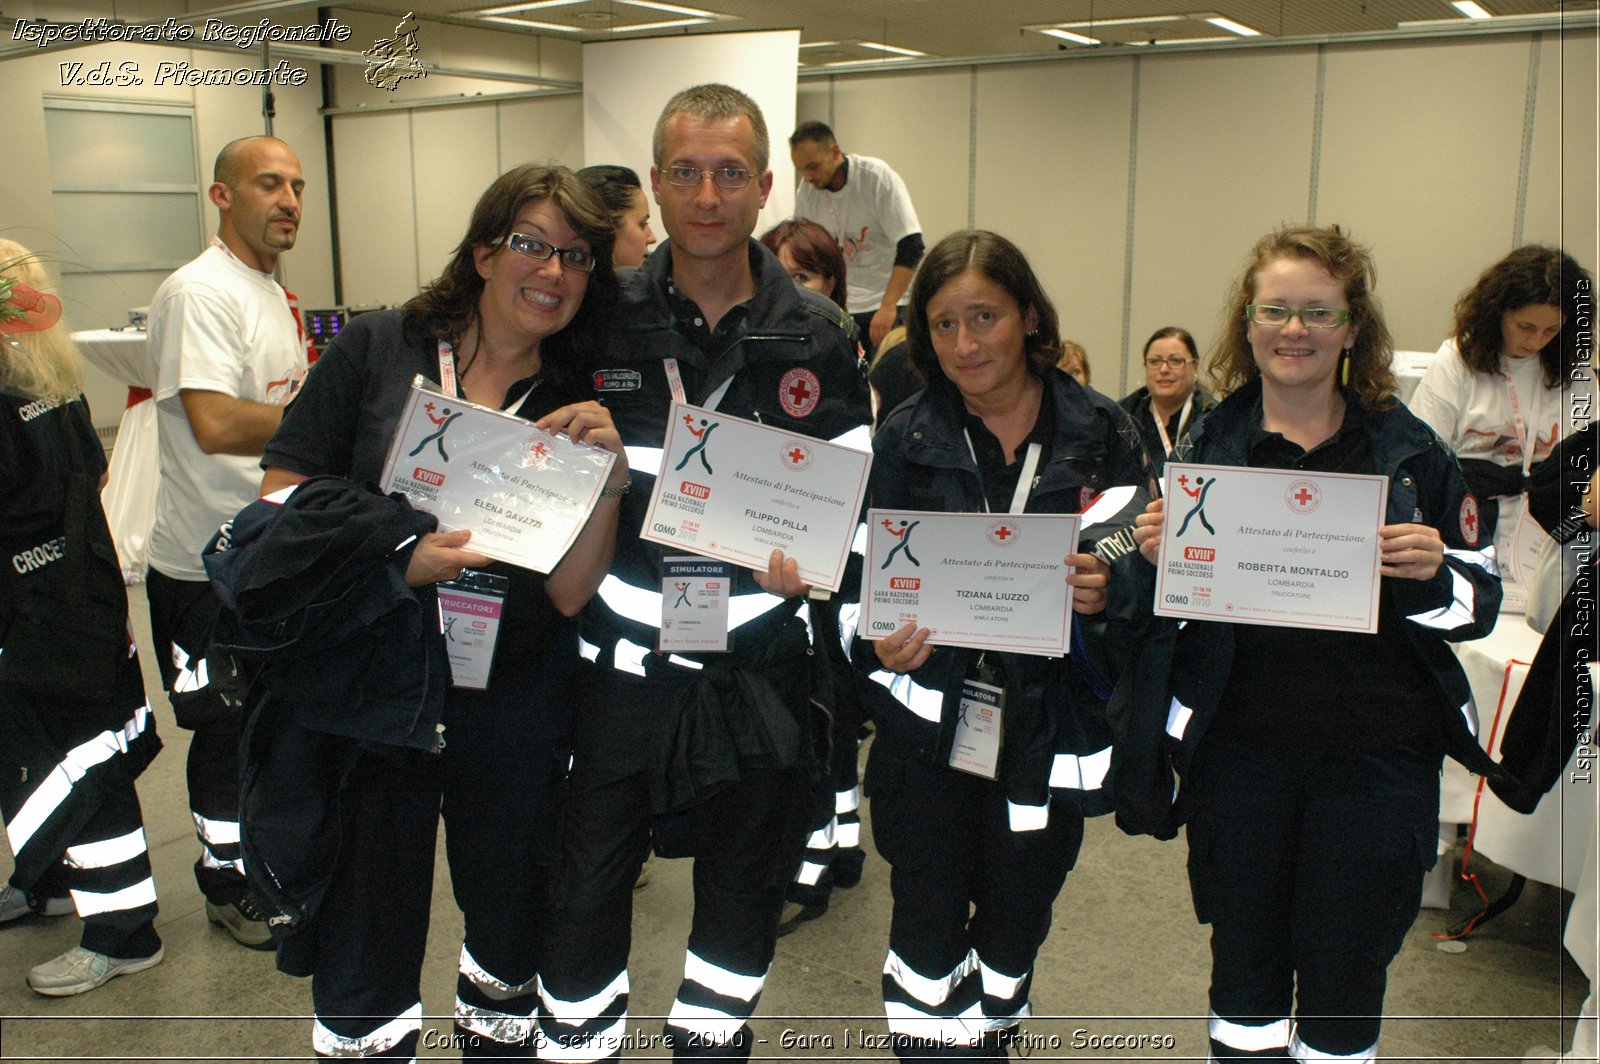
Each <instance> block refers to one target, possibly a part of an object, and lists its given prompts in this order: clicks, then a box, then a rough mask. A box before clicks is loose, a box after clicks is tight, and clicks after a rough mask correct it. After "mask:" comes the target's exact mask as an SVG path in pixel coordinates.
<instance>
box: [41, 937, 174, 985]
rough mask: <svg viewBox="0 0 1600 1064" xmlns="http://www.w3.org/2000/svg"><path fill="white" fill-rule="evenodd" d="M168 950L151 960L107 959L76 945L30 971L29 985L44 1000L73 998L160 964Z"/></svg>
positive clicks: (158, 953) (150, 957)
mask: <svg viewBox="0 0 1600 1064" xmlns="http://www.w3.org/2000/svg"><path fill="white" fill-rule="evenodd" d="M164 953H165V951H164V950H161V949H157V950H156V951H155V952H154V953H152V954H150V956H148V957H108V956H106V955H105V954H104V953H96V952H94V951H93V950H87V949H84V948H83V947H82V946H73V947H72V948H71V949H69V950H67V952H65V953H63V954H62V955H61V956H59V957H57V958H56V959H55V960H53V961H45V962H44V963H43V964H41V965H39V966H38V967H36V968H33V969H31V970H30V971H29V972H28V985H29V986H31V987H32V988H33V990H34V992H35V993H38V994H43V995H44V996H45V997H71V996H72V995H73V994H82V993H86V992H88V991H90V990H93V989H94V988H95V987H97V986H100V985H102V984H103V983H106V982H108V981H109V980H112V979H115V978H116V977H117V976H119V975H131V974H133V973H134V972H142V971H144V970H145V969H146V968H154V967H155V966H156V965H158V964H160V963H161V958H162V956H163V955H164Z"/></svg>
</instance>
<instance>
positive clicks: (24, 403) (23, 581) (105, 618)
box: [0, 239, 162, 997]
mask: <svg viewBox="0 0 1600 1064" xmlns="http://www.w3.org/2000/svg"><path fill="white" fill-rule="evenodd" d="M48 287H49V278H48V276H47V275H46V274H45V271H44V268H43V267H42V266H41V265H40V264H39V261H38V258H37V257H36V256H35V255H33V254H32V253H31V252H29V251H28V250H27V249H26V248H24V247H22V246H21V245H19V244H16V243H14V242H12V241H10V240H5V239H0V554H3V555H4V556H5V557H6V558H7V559H8V561H7V563H6V564H5V565H0V648H3V650H4V653H0V818H3V819H4V820H5V825H6V834H7V837H8V838H9V840H10V843H11V852H12V854H13V855H14V856H15V858H16V867H15V868H14V869H13V870H12V873H11V879H10V882H8V883H6V884H5V885H4V886H3V887H0V925H3V924H8V923H11V922H12V921H14V920H20V919H22V918H24V917H27V916H30V915H39V916H65V915H68V914H70V913H73V912H76V913H77V914H78V916H80V917H81V918H82V919H83V934H82V937H81V938H80V939H79V944H78V945H76V946H73V947H72V948H71V949H69V950H67V951H66V952H65V953H63V954H61V956H59V957H57V958H55V959H54V960H49V961H45V962H44V963H42V964H39V965H37V966H35V967H34V968H32V969H30V970H29V972H28V985H29V986H30V987H32V988H33V990H34V991H35V992H36V993H39V994H44V995H46V996H48V997H66V996H69V995H72V994H82V993H84V992H86V991H89V990H93V989H95V988H96V987H98V986H100V985H102V984H103V983H105V982H106V981H107V980H109V979H113V978H115V977H116V976H119V975H129V974H132V973H133V972H139V971H143V970H144V969H146V968H149V967H152V966H153V965H156V964H159V963H161V958H162V947H161V936H160V935H158V934H157V933H156V929H155V924H154V920H155V916H156V883H155V879H154V878H152V876H151V874H150V854H149V850H148V847H147V843H146V840H145V834H144V818H143V815H142V813H141V811H140V808H139V795H138V792H137V791H136V790H135V789H134V781H135V780H137V779H138V778H139V775H140V773H142V772H143V771H144V769H145V767H146V766H147V765H149V764H150V762H151V760H152V759H153V758H154V757H155V756H156V754H157V753H158V752H159V751H160V750H161V740H160V739H159V738H157V737H156V722H155V718H154V717H153V716H152V715H151V713H150V704H149V703H148V702H147V701H146V700H145V693H144V678H143V675H142V673H141V672H140V670H139V657H138V655H137V654H136V653H135V652H134V647H133V641H132V640H131V639H130V638H129V635H128V599H127V589H126V588H125V587H124V585H123V582H122V573H121V570H120V569H119V568H118V565H117V555H116V550H115V548H114V547H113V546H112V545H111V532H110V529H108V528H107V527H106V519H105V514H104V513H103V512H102V511H101V509H100V490H99V489H100V485H101V484H102V483H103V477H104V474H105V471H106V457H105V451H104V449H103V448H102V447H101V446H100V440H99V439H98V438H97V437H96V436H95V431H94V424H93V422H91V421H90V419H89V407H88V405H87V404H86V403H85V402H84V398H83V395H82V391H83V362H82V359H81V357H80V356H79V354H78V349H77V348H76V347H74V346H73V343H72V338H71V336H70V335H69V333H68V332H67V328H66V326H65V324H64V323H62V322H61V320H60V317H61V301H60V300H59V299H57V298H56V297H55V296H54V295H50V294H48V293H46V292H42V291H41V289H45V288H48ZM72 688H76V690H74V689H72ZM8 948H14V949H21V948H22V947H21V945H20V944H19V945H16V946H12V947H8Z"/></svg>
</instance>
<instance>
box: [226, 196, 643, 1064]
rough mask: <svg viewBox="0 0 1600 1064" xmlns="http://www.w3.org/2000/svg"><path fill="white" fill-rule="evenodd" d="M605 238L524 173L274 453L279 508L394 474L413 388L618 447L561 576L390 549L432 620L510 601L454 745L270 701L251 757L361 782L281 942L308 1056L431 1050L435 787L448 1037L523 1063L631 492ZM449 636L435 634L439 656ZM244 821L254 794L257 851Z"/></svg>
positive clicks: (292, 417)
mask: <svg viewBox="0 0 1600 1064" xmlns="http://www.w3.org/2000/svg"><path fill="white" fill-rule="evenodd" d="M612 241H613V224H612V220H611V216H610V214H609V212H608V211H607V210H606V209H605V207H604V205H603V204H602V203H601V201H600V200H599V198H598V197H597V196H596V195H595V193H594V191H593V190H592V189H590V188H589V187H588V186H587V185H585V184H584V183H583V181H581V180H580V179H579V178H578V176H577V175H576V174H574V173H572V172H571V171H570V170H568V169H566V168H565V167H561V166H521V167H518V168H516V169H515V170H512V171H510V172H508V173H506V174H504V175H502V176H501V177H500V178H498V179H497V180H496V181H495V182H494V183H493V184H491V185H490V186H489V188H488V189H487V190H486V191H485V192H484V193H483V195H482V197H480V199H479V200H478V203H477V206H476V207H475V208H474V209H473V212H472V217H471V220H470V222H469V224H468V229H467V232H466V235H465V236H464V237H463V238H462V240H461V242H460V244H459V245H458V246H457V247H456V249H455V252H454V254H453V256H452V258H451V259H450V262H449V263H448V264H447V265H446V267H445V270H444V272H443V273H442V274H440V276H439V277H438V278H437V279H435V280H434V281H433V282H432V283H431V284H429V285H428V286H427V287H426V288H425V289H423V291H422V292H421V293H419V294H418V295H417V296H415V297H413V298H412V299H411V300H410V301H409V302H407V303H406V304H405V306H404V307H402V308H401V309H399V310H389V311H381V312H376V313H371V314H365V315H362V316H359V317H357V318H355V319H353V320H352V321H351V322H350V324H349V325H347V326H346V327H345V328H344V330H343V331H342V332H340V334H339V335H338V336H337V337H336V338H335V340H334V342H333V343H332V344H331V345H330V346H329V348H328V351H327V353H326V354H325V355H324V356H323V357H322V359H321V360H320V361H319V362H318V363H317V364H316V366H315V368H314V370H313V372H312V373H311V374H310V375H309V376H308V378H307V380H306V384H305V386H304V388H303V389H302V390H301V392H300V394H299V396H298V397H297V398H296V399H295V401H294V402H293V403H292V404H291V405H290V406H289V408H288V409H287V410H286V412H285V415H284V420H283V425H282V426H281V427H280V429H279V430H278V432H277V434H276V435H275V436H274V437H273V438H272V440H271V442H269V443H268V445H267V448H266V452H265V454H264V456H263V458H262V465H263V466H264V467H266V477H265V479H264V480H263V483H262V493H263V495H267V494H270V493H273V492H275V491H277V490H279V489H283V488H286V487H292V486H297V485H301V484H302V482H304V481H306V480H308V478H312V477H323V478H326V477H327V476H332V477H341V478H346V479H347V480H348V481H350V482H353V483H354V484H355V485H360V484H367V483H376V482H378V481H379V480H380V477H381V472H382V469H383V466H384V461H385V457H386V455H387V451H388V447H389V441H390V439H391V437H392V436H393V434H394V432H395V427H396V424H397V422H398V420H399V417H400V414H401V410H402V405H403V404H404V402H405V401H406V399H407V397H408V394H409V392H410V389H411V382H412V379H413V377H414V376H416V375H418V374H421V375H423V376H424V377H426V378H428V380H429V381H431V382H433V385H434V387H436V388H439V389H440V390H442V391H443V392H444V393H445V395H446V396H447V397H448V396H452V395H454V396H457V397H459V398H461V399H465V400H467V401H470V402H472V403H476V404H480V405H483V406H490V407H494V408H496V409H501V410H505V411H507V412H510V413H514V414H516V415H518V416H520V417H523V418H526V419H528V420H530V421H536V423H537V424H538V425H539V426H541V427H543V428H545V429H548V430H549V431H552V432H561V433H564V434H566V435H568V436H570V437H571V438H572V439H573V440H575V441H577V442H580V443H589V444H594V445H597V446H601V447H604V448H606V449H607V450H610V451H612V452H613V453H614V454H615V456H616V461H615V464H614V465H613V466H612V469H611V472H610V475H609V479H608V482H607V485H606V487H605V488H604V490H602V491H601V493H600V494H601V498H600V501H599V503H598V505H597V508H596V509H595V511H594V513H593V515H592V516H591V518H590V520H589V522H588V524H587V525H586V526H585V528H584V530H583V532H582V533H581V534H580V535H579V537H578V539H577V541H576V542H575V543H574V544H573V546H572V547H571V548H570V549H569V550H568V552H567V554H566V555H565V556H564V557H563V558H562V560H561V562H560V564H559V565H557V566H556V567H555V568H554V569H553V570H552V571H551V572H550V573H549V575H548V576H545V575H541V574H539V573H536V572H533V571H531V570H528V569H522V568H519V567H516V566H511V565H506V564H490V561H489V559H488V558H487V557H486V556H484V555H482V554H479V553H477V552H476V551H474V550H473V549H472V543H471V542H470V541H469V537H468V534H467V533H465V532H448V533H439V532H430V533H427V534H424V535H421V536H420V537H419V538H418V539H417V540H416V542H415V543H414V544H412V543H403V544H401V545H399V546H397V547H396V548H395V550H394V555H395V558H396V559H397V560H396V561H394V562H393V563H392V564H393V565H395V566H397V567H399V566H402V565H403V568H404V580H405V583H406V584H407V585H409V586H411V587H413V588H416V589H418V591H417V599H418V605H419V608H420V610H421V612H422V613H423V614H426V613H427V612H428V610H429V609H430V608H434V607H433V606H432V603H433V601H434V599H433V594H432V587H433V585H434V584H435V583H436V582H439V581H445V580H451V579H454V578H456V577H458V576H460V575H461V574H462V573H463V571H464V570H474V571H478V572H479V573H481V574H482V575H481V577H477V578H475V581H476V583H475V586H476V584H478V583H481V584H482V585H483V586H485V587H496V586H497V587H499V588H501V589H502V593H503V600H502V602H503V605H502V606H501V607H500V608H499V610H500V611H503V612H499V613H498V615H499V617H500V621H499V635H498V641H497V643H495V644H493V655H492V663H491V666H490V668H489V672H488V676H487V679H486V680H485V681H484V683H483V685H482V686H481V687H479V688H474V687H470V686H469V685H466V684H464V683H463V682H462V678H461V677H459V676H458V677H455V680H456V683H457V686H452V687H450V688H449V690H448V692H446V693H445V695H444V698H443V707H442V714H441V719H438V722H437V734H435V731H434V729H433V728H429V727H426V726H424V727H422V728H420V729H417V728H413V729H412V730H413V732H416V731H419V730H420V731H421V733H422V738H423V739H424V740H427V741H428V743H429V744H430V745H428V746H426V747H424V748H421V749H419V748H417V744H416V743H415V742H412V741H407V740H406V739H405V738H400V739H397V738H396V737H395V736H392V735H387V734H383V733H380V734H368V733H366V732H365V731H361V730H358V729H357V726H355V725H351V724H348V723H347V724H344V725H341V726H340V727H339V728H338V729H330V730H331V731H333V732H334V733H333V734H328V733H325V732H322V731H319V730H318V728H317V727H316V725H315V722H313V723H312V724H311V725H307V724H305V723H303V718H302V717H295V716H293V714H294V709H293V708H292V707H286V706H284V705H282V704H281V703H282V701H283V700H282V699H281V698H275V696H274V693H273V691H272V690H271V685H270V684H268V685H267V686H268V690H267V691H266V693H265V695H264V696H263V697H261V698H260V699H259V702H258V704H257V706H256V707H255V710H254V714H253V719H256V720H258V721H259V720H260V719H261V718H262V717H265V716H267V715H269V714H273V713H278V714H280V716H279V717H278V718H274V720H273V728H272V729H270V731H272V733H273V737H272V738H271V739H270V740H267V739H264V740H263V742H264V743H265V742H270V743H271V744H272V745H271V748H270V750H268V751H267V752H266V754H265V755H264V756H262V757H261V758H259V759H258V764H263V763H264V764H265V765H266V767H267V768H273V767H277V768H281V767H282V765H281V764H279V765H273V764H272V762H273V760H274V759H275V758H276V759H277V760H278V761H280V762H281V761H282V760H283V758H282V757H281V756H280V755H279V754H278V751H280V750H281V749H282V745H281V744H282V742H283V740H282V738H281V736H283V735H286V734H287V735H291V736H295V735H299V736H300V739H299V741H300V743H301V745H302V747H303V749H304V750H305V751H307V752H309V756H311V757H314V758H315V759H318V761H319V763H323V764H326V765H327V766H329V768H328V770H327V771H329V772H334V771H337V772H339V773H342V776H341V779H342V780H343V781H344V782H343V783H342V784H341V786H340V788H339V796H340V797H339V803H338V807H337V811H338V815H337V817H336V820H337V826H336V828H335V830H336V832H337V834H338V836H339V846H338V847H337V852H338V857H337V861H336V863H335V865H334V867H333V868H332V869H331V870H329V872H330V876H331V878H330V879H329V880H328V883H327V887H326V891H325V892H324V893H321V894H319V895H316V896H314V897H312V898H311V899H310V901H308V902H307V905H308V906H309V905H311V904H312V903H315V904H317V905H319V906H320V908H314V909H309V911H305V912H301V913H299V914H298V922H297V923H296V924H295V925H293V926H292V928H291V930H292V933H289V934H281V935H280V938H279V953H278V964H279V967H280V968H282V969H283V970H285V971H289V972H291V973H292V974H300V975H304V974H310V975H311V976H312V999H313V1004H314V1006H315V1009H316V1013H317V1021H316V1025H315V1028H314V1032H315V1033H314V1044H315V1046H316V1048H317V1050H318V1052H319V1053H321V1054H323V1055H333V1056H341V1055H372V1054H377V1053H380V1052H381V1053H382V1055H397V1056H414V1055H415V1052H416V1042H417V1039H418V1036H419V1031H420V1016H421V1005H420V1002H419V1000H418V998H419V992H418V981H419V976H420V970H421V964H422V955H423V947H424V944H425V942H426V938H427V928H428V915H429V907H430V904H431V900H432V898H431V895H432V874H433V863H434V858H433V854H434V840H435V834H436V824H437V819H438V815H439V813H440V811H441V795H442V812H443V814H444V818H445V823H446V827H447V829H448V830H447V836H446V852H447V855H448V858H449V862H450V876H451V883H452V886H453V888H454V891H455V897H456V902H457V904H458V905H459V906H460V907H461V909H462V911H463V914H464V915H465V918H466V919H465V923H466V935H465V938H466V940H465V942H464V944H463V947H462V952H461V966H460V976H459V978H458V980H457V988H456V1003H455V1023H456V1042H455V1043H453V1044H458V1045H460V1046H461V1047H462V1050H463V1052H462V1055H463V1056H464V1057H467V1058H472V1057H478V1056H503V1055H508V1054H513V1055H525V1054H527V1053H528V1052H529V1044H530V1039H531V1037H532V1031H533V1024H532V1019H531V1016H532V1012H533V1007H534V997H533V994H534V979H535V975H536V971H537V965H538V955H537V946H538V942H539V940H540V934H539V930H540V926H541V920H542V912H543V905H544V882H545V879H544V873H545V866H546V862H547V861H548V860H549V858H550V856H551V855H552V854H553V853H554V850H555V847H554V844H553V831H554V825H555V823H556V821H557V814H558V809H557V805H556V800H557V795H558V794H559V793H560V790H561V787H562V783H561V780H562V777H563V774H564V773H565V771H566V768H567V761H568V757H567V745H566V744H567V740H566V736H567V734H568V732H569V730H570V723H571V720H570V705H571V699H570V690H571V687H572V683H573V677H572V671H573V670H574V669H575V668H576V665H577V662H578V639H577V630H576V626H575V622H574V621H573V620H572V618H573V617H575V615H576V614H577V613H578V611H579V610H581V609H582V607H583V605H584V603H585V602H587V601H588V599H589V597H590V596H591V595H592V594H593V593H594V590H595V588H596V587H597V586H598V585H599V582H600V580H601V578H602V577H603V576H604V575H605V572H606V569H607V567H608V566H609V564H610V559H611V552H612V548H613V545H614V542H615V537H616V520H617V513H618V509H619V499H620V496H621V495H622V494H624V493H625V492H626V490H627V486H628V464H627V459H626V457H625V455H624V454H623V450H622V446H621V441H620V439H619V437H618V435H617V431H616V429H615V427H614V426H613V424H612V421H611V415H610V414H609V412H607V411H606V410H605V409H604V408H603V407H601V406H600V405H599V404H598V403H596V402H595V401H594V398H593V393H592V391H591V388H590V386H589V382H588V380H587V379H586V377H584V376H583V374H582V371H581V365H582V360H583V358H584V357H585V356H586V354H587V352H588V351H589V350H590V349H591V348H592V347H593V346H594V345H596V344H598V343H599V342H600V338H601V336H602V335H603V332H604V330H605V329H606V328H607V327H608V324H609V323H608V320H607V319H608V317H609V315H610V312H611V309H612V307H613V305H614V301H615V297H616V292H617V282H616V277H615V274H614V273H613V271H612V264H611V253H612ZM447 412H448V411H442V412H441V414H443V413H447ZM442 427H443V426H442V425H441V428H442ZM441 454H443V450H442V444H441ZM313 483H314V484H318V483H322V481H314V482H313ZM307 487H308V488H309V485H308V486H307ZM297 490H305V489H297ZM353 490H354V489H353V488H352V491H353ZM290 501H291V502H292V499H291V500H290ZM358 501H359V500H358ZM286 505H288V504H287V503H286ZM353 505H354V504H353ZM457 627H458V628H460V627H463V626H459V625H458V626H457ZM454 634H455V633H449V635H454ZM445 638H447V636H446V635H440V634H437V633H434V634H432V635H430V637H429V642H428V649H429V651H430V653H431V652H433V651H441V650H442V641H443V640H444V639H445ZM416 712H418V710H417V709H415V708H413V709H411V714H412V715H415V713H416ZM435 712H436V713H438V712H439V711H438V710H435ZM284 715H287V716H284ZM342 719H345V720H349V719H351V718H350V717H349V716H348V715H346V716H345V717H343V718H342ZM406 719H407V720H409V719H410V717H407V718H406ZM426 723H427V722H426V721H424V725H426ZM362 727H365V725H363V726H362ZM295 729H298V731H296V730H295ZM268 731H269V729H267V728H262V727H257V728H255V729H254V733H255V734H258V735H266V734H267V733H268ZM301 733H304V734H303V735H302V734H301ZM439 736H443V739H444V741H443V743H439V742H438V741H437V740H438V737H439ZM441 748H442V750H443V753H442V756H440V749H441ZM248 771H249V770H247V772H248ZM249 809H250V803H249V800H248V797H247V799H246V810H247V811H246V827H245V833H246V843H247V847H248V846H249V839H250V833H251V826H250V824H249V816H250V813H249ZM261 834H263V835H264V834H265V833H261ZM261 863H265V859H264V860H263V862H261Z"/></svg>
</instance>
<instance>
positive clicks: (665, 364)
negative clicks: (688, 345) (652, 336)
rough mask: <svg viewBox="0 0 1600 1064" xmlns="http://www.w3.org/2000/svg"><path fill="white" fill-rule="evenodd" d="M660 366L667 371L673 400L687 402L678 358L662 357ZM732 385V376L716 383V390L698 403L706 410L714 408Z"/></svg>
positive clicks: (668, 384) (668, 385)
mask: <svg viewBox="0 0 1600 1064" xmlns="http://www.w3.org/2000/svg"><path fill="white" fill-rule="evenodd" d="M661 367H662V369H664V370H666V372H667V387H668V388H669V389H670V390H671V391H672V398H673V401H674V402H678V403H687V402H688V401H689V399H688V397H687V394H686V393H685V392H684V390H683V373H682V371H681V370H679V369H678V360H677V359H675V358H668V359H663V360H662V363H661ZM732 386H733V378H732V377H729V378H728V379H727V380H725V381H723V382H722V383H721V384H719V385H717V387H716V390H715V391H713V392H712V393H711V394H710V395H708V396H706V401H705V402H704V403H701V404H699V405H700V406H703V407H704V408H705V409H707V410H715V409H716V408H717V404H718V403H720V402H722V397H723V396H725V395H727V394H728V389H729V388H731V387H732Z"/></svg>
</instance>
